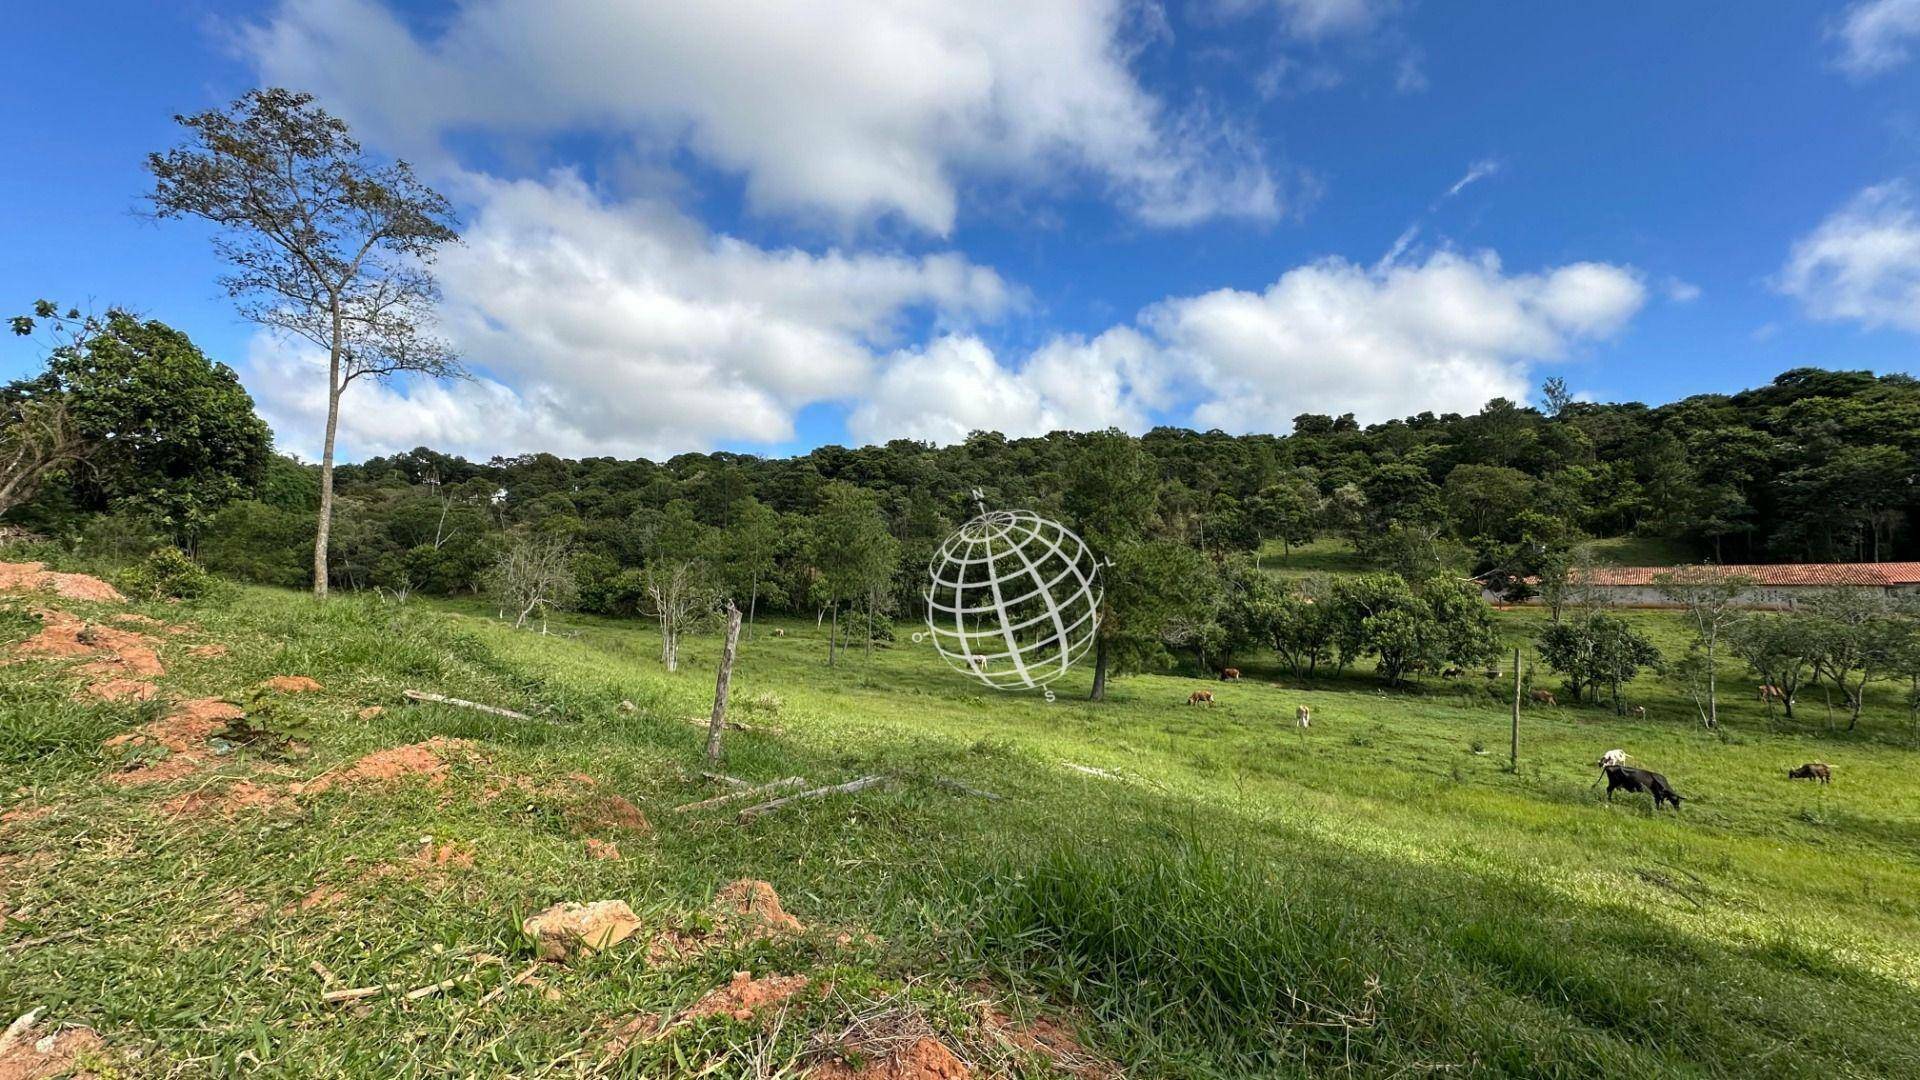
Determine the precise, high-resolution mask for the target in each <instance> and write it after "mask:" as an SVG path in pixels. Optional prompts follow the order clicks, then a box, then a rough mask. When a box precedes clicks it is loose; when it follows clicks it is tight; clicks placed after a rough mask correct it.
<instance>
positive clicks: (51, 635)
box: [13, 608, 167, 679]
mask: <svg viewBox="0 0 1920 1080" xmlns="http://www.w3.org/2000/svg"><path fill="white" fill-rule="evenodd" d="M34 614H36V615H38V616H40V632H39V633H37V634H35V635H34V636H32V637H30V638H28V639H27V640H25V641H23V642H21V643H20V644H19V645H16V646H14V650H13V651H14V655H16V656H22V657H29V658H34V659H48V660H67V659H77V658H89V659H88V662H87V663H85V664H82V665H81V666H80V670H81V671H83V672H85V673H87V674H89V675H99V676H103V677H107V678H149V679H150V678H154V677H156V676H159V675H165V674H166V673H167V669H166V666H165V665H164V664H162V663H161V662H160V655H159V654H158V653H157V652H155V651H154V641H153V639H152V638H150V637H148V636H147V635H145V634H142V633H139V632H137V631H133V630H120V629H117V628H115V627H111V626H105V625H102V624H100V623H90V622H88V621H86V620H85V619H82V618H80V617H79V616H78V615H74V614H72V613H71V612H66V611H60V610H58V609H57V608H35V609H34Z"/></svg>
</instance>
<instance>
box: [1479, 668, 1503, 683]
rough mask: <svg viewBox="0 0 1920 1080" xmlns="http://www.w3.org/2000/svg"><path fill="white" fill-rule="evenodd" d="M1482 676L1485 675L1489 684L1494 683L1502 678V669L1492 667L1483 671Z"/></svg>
mask: <svg viewBox="0 0 1920 1080" xmlns="http://www.w3.org/2000/svg"><path fill="white" fill-rule="evenodd" d="M1480 674H1482V675H1485V676H1486V677H1487V681H1488V682H1492V681H1493V680H1495V679H1497V678H1499V677H1500V669H1499V668H1497V667H1490V668H1487V669H1486V670H1484V671H1482V672H1481V673H1480Z"/></svg>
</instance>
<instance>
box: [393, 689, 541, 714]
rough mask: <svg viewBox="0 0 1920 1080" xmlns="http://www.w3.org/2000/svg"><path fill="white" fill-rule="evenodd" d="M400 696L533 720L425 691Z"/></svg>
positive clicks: (510, 711) (413, 691) (415, 691)
mask: <svg viewBox="0 0 1920 1080" xmlns="http://www.w3.org/2000/svg"><path fill="white" fill-rule="evenodd" d="M400 694H401V696H402V697H404V698H406V699H407V700H408V701H418V702H422V703H424V704H427V705H451V706H453V707H454V708H456V709H472V710H474V711H475V712H483V713H491V714H492V715H494V716H504V717H506V718H507V719H509V720H532V719H533V717H531V716H528V715H527V714H526V713H523V712H514V711H513V710H512V709H503V708H501V707H500V706H498V705H482V704H480V703H479V702H477V701H463V700H461V699H460V698H457V697H448V696H446V695H445V694H429V693H427V692H426V691H425V690H402V691H401V692H400Z"/></svg>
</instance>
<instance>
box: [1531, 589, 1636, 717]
mask: <svg viewBox="0 0 1920 1080" xmlns="http://www.w3.org/2000/svg"><path fill="white" fill-rule="evenodd" d="M1534 647H1535V649H1537V650H1538V651H1539V653H1540V659H1541V660H1543V661H1545V662H1546V665H1547V666H1548V667H1549V668H1552V669H1553V671H1554V672H1556V673H1557V674H1559V675H1562V676H1564V677H1565V678H1566V680H1567V689H1568V691H1569V692H1571V693H1572V695H1573V699H1574V700H1575V701H1580V700H1582V699H1583V697H1584V698H1588V699H1591V700H1594V701H1598V700H1599V699H1600V694H1601V692H1602V691H1603V690H1605V691H1608V692H1609V693H1610V694H1611V698H1612V703H1613V711H1614V713H1615V714H1617V715H1620V714H1624V713H1625V712H1626V706H1625V704H1624V703H1623V702H1622V701H1621V698H1620V688H1621V687H1622V686H1624V685H1626V684H1627V683H1628V682H1631V681H1632V680H1633V678H1634V677H1635V676H1636V675H1638V674H1640V669H1642V668H1646V667H1657V666H1658V665H1659V663H1660V660H1661V657H1660V650H1659V649H1658V648H1656V647H1655V646H1654V644H1653V641H1652V639H1650V638H1648V637H1647V636H1646V635H1645V634H1642V633H1641V632H1639V631H1638V630H1635V629H1634V628H1633V627H1632V626H1630V625H1628V623H1627V621H1626V620H1625V619H1622V618H1620V617H1619V616H1618V615H1609V614H1607V613H1606V612H1603V611H1589V612H1585V613H1583V614H1581V615H1579V616H1578V617H1575V618H1571V619H1567V620H1564V621H1562V622H1557V623H1549V624H1548V625H1547V626H1546V627H1545V628H1544V629H1542V630H1541V631H1540V636H1539V637H1538V638H1537V639H1535V642H1534Z"/></svg>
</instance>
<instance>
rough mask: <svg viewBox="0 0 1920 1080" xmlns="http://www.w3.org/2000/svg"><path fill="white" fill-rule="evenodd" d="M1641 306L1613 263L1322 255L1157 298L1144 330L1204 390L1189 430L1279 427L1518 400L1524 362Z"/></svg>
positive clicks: (1642, 290) (1615, 325) (1601, 330)
mask: <svg viewBox="0 0 1920 1080" xmlns="http://www.w3.org/2000/svg"><path fill="white" fill-rule="evenodd" d="M1645 300H1646V287H1645V285H1644V284H1642V282H1641V280H1640V277H1639V275H1638V274H1636V273H1634V272H1633V271H1631V270H1628V269H1624V268H1621V267H1617V266H1612V265H1608V264H1604V263H1573V264H1569V265H1567V266H1562V267H1558V268H1556V269H1552V270H1548V271H1545V272H1543V273H1537V274H1508V273H1506V272H1505V271H1504V270H1503V268H1502V267H1501V265H1500V260H1499V258H1498V257H1497V256H1495V255H1493V254H1492V253H1490V252H1489V253H1483V254H1480V255H1475V256H1466V255H1459V254H1455V253H1451V252H1438V253H1435V254H1433V255H1430V256H1429V257H1428V258H1427V260H1426V261H1425V262H1423V263H1419V264H1395V265H1383V266H1375V267H1372V268H1367V267H1362V266H1358V265H1355V264H1353V263H1349V262H1347V261H1345V260H1342V259H1327V260H1323V261H1320V262H1317V263H1312V264H1309V265H1307V266H1302V267H1298V268H1296V269H1293V270H1290V271H1288V272H1287V273H1285V274H1283V275H1281V277H1280V278H1279V280H1277V281H1275V282H1274V283H1273V284H1272V285H1271V286H1269V287H1268V288H1267V289H1265V290H1264V291H1261V292H1257V293H1256V292H1247V291H1243V290H1239V289H1220V290H1216V291H1214V292H1210V293H1206V294H1204V295H1201V296H1195V297H1189V298H1185V299H1178V300H1169V301H1165V302H1162V303H1160V304H1157V305H1155V306H1154V307H1152V308H1149V309H1148V310H1147V311H1146V312H1145V313H1143V315H1142V316H1141V322H1142V324H1143V325H1144V326H1145V327H1147V328H1148V329H1149V330H1150V331H1151V332H1152V333H1153V335H1154V336H1155V337H1156V339H1157V340H1158V341H1160V343H1161V348H1162V351H1163V355H1164V356H1165V358H1166V361H1165V362H1166V363H1167V364H1168V365H1169V367H1170V368H1173V369H1176V370H1183V371H1189V372H1191V373H1192V376H1193V378H1194V380H1195V381H1196V382H1197V383H1198V385H1199V387H1200V388H1201V389H1202V391H1203V394H1202V396H1201V400H1199V401H1198V403H1197V404H1196V405H1195V407H1194V408H1193V412H1192V416H1193V420H1194V421H1195V422H1196V423H1197V424H1199V425H1201V426H1208V427H1214V426H1217V427H1221V428H1225V429H1227V430H1232V431H1259V430H1284V429H1285V428H1286V425H1287V421H1288V420H1289V419H1290V418H1291V417H1293V416H1294V415H1296V414H1298V413H1301V412H1334V413H1339V412H1353V413H1355V414H1357V415H1358V416H1359V417H1360V419H1362V420H1363V421H1374V420H1382V419H1387V418H1390V417H1394V416H1404V415H1409V414H1412V413H1417V412H1421V411H1424V410H1428V409H1431V410H1434V411H1437V412H1438V411H1460V412H1466V411H1472V410H1474V409H1477V408H1479V407H1480V406H1481V405H1483V404H1485V403H1486V401H1487V400H1488V399H1490V398H1493V397H1499V396H1504V397H1509V398H1514V399H1519V398H1522V397H1524V396H1525V394H1526V390H1527V386H1528V382H1529V379H1528V377H1527V370H1526V365H1527V364H1528V363H1529V362H1532V361H1538V360H1547V359H1554V358H1558V357H1561V356H1564V355H1565V354H1566V353H1567V351H1568V349H1569V348H1570V347H1571V346H1572V345H1573V344H1574V343H1575V342H1576V341H1579V340H1581V339H1594V338H1602V337H1606V336H1608V335H1611V334H1613V333H1614V332H1616V331H1617V330H1619V329H1620V327H1622V326H1623V325H1625V323H1626V322H1627V320H1628V319H1630V318H1631V317H1632V316H1633V315H1634V313H1635V312H1637V311H1638V310H1639V309H1640V308H1641V306H1642V305H1643V304H1644V303H1645Z"/></svg>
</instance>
